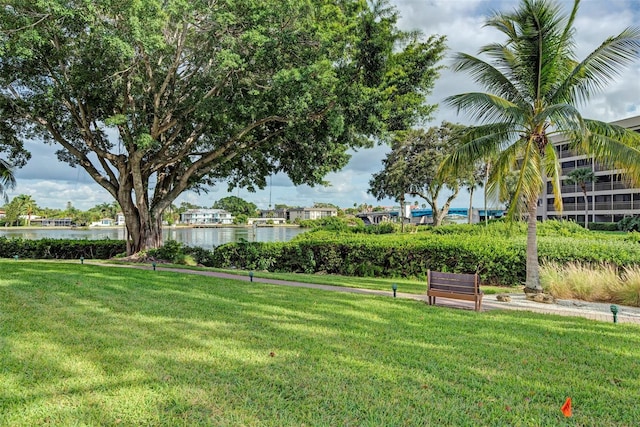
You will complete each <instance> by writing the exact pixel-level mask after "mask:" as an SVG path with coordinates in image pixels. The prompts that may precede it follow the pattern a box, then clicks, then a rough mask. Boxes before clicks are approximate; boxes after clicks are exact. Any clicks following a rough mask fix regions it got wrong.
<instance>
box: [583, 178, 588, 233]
mask: <svg viewBox="0 0 640 427" xmlns="http://www.w3.org/2000/svg"><path fill="white" fill-rule="evenodd" d="M583 190H584V228H585V230H588V229H589V200H588V199H587V188H586V186H585V188H584V189H583Z"/></svg>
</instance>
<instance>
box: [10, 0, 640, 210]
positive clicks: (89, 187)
mask: <svg viewBox="0 0 640 427" xmlns="http://www.w3.org/2000/svg"><path fill="white" fill-rule="evenodd" d="M392 3H393V4H394V5H395V6H397V8H398V10H399V11H400V15H401V20H400V26H401V27H402V28H403V29H407V30H409V29H420V30H421V31H423V32H424V33H425V34H426V35H429V34H441V35H445V36H446V37H447V45H448V47H449V50H448V52H449V53H453V52H466V53H470V54H476V53H477V51H478V48H479V47H480V46H482V45H485V44H487V43H490V42H493V41H496V40H501V38H500V37H498V38H496V34H495V33H493V32H492V31H491V30H489V29H486V28H483V24H484V22H485V18H486V16H487V14H489V13H490V12H491V11H492V10H511V9H513V8H515V7H516V6H517V4H518V1H517V0H392ZM560 3H561V4H563V5H564V7H565V9H566V10H570V7H571V5H572V1H567V0H562V1H561V2H560ZM633 25H640V0H583V1H582V2H581V6H580V11H579V13H578V19H577V20H576V23H575V27H576V30H577V32H576V41H577V46H576V48H577V53H578V58H579V59H582V58H584V57H585V56H586V55H587V54H588V53H589V52H591V51H592V50H593V49H595V48H596V47H597V46H598V44H599V43H601V42H602V41H603V40H605V39H606V38H607V37H608V36H613V35H617V34H618V33H619V32H620V31H622V30H623V29H624V28H625V27H627V26H633ZM447 64H448V59H445V61H444V64H443V65H447ZM473 90H478V88H477V87H475V86H474V84H473V83H472V82H470V81H469V79H468V77H467V76H466V75H463V74H454V73H452V72H450V71H449V70H446V69H445V70H443V71H442V73H441V77H440V79H439V80H438V81H437V82H436V86H435V88H434V91H433V93H432V95H431V96H430V97H429V102H430V103H435V104H440V107H439V109H438V111H437V112H436V114H435V115H434V119H433V121H432V122H431V123H429V126H437V125H439V124H440V123H441V122H442V121H443V120H447V121H451V122H458V123H463V124H469V123H470V122H469V120H468V119H467V118H466V117H464V116H457V115H456V113H455V111H452V110H451V109H448V108H446V107H444V106H443V105H442V104H441V102H442V99H444V98H446V97H447V96H450V95H454V94H457V93H462V92H467V91H473ZM581 111H582V113H583V115H584V116H585V117H589V118H594V119H599V120H605V121H614V120H619V119H623V118H627V117H632V116H636V115H640V61H637V62H636V63H635V64H634V65H633V66H632V67H631V68H630V69H628V70H627V71H626V72H625V73H624V74H622V75H621V76H620V77H619V79H618V80H617V81H616V82H615V83H613V84H611V85H609V86H608V87H607V89H606V91H605V92H604V93H603V94H599V95H597V96H594V97H593V98H592V99H591V100H590V102H589V103H588V104H587V105H585V106H582V107H581ZM27 147H28V148H29V149H30V150H31V152H32V154H33V157H32V160H31V161H30V163H29V164H28V165H27V166H26V167H24V168H22V169H20V170H18V171H17V173H16V177H17V180H18V185H17V187H16V189H15V190H12V191H10V192H9V193H8V195H9V197H10V198H12V197H15V196H17V195H19V194H29V195H31V196H32V197H33V198H34V199H35V200H36V202H37V203H38V205H39V206H41V207H50V208H64V207H65V205H66V204H67V202H71V203H72V204H73V205H74V206H75V207H77V208H79V209H83V210H86V209H88V208H90V207H92V206H94V205H96V204H99V203H103V202H109V203H110V202H112V201H113V200H112V199H111V196H110V195H109V194H108V193H107V192H106V191H105V190H104V189H102V188H101V187H100V186H98V185H97V184H95V183H94V182H93V180H92V179H91V178H90V177H89V176H88V175H87V174H86V173H85V172H84V171H83V170H81V169H78V168H76V169H74V168H71V167H69V166H68V165H66V164H64V163H60V162H58V160H57V158H56V157H55V154H54V152H55V150H56V148H55V147H53V146H46V145H44V144H42V143H36V142H30V143H28V144H27ZM387 150H388V149H387V147H385V146H377V147H375V148H372V149H368V150H360V151H359V152H356V153H353V156H352V159H351V161H350V162H349V164H348V165H347V166H346V167H345V168H344V169H343V170H342V171H340V172H338V173H333V174H330V175H329V176H328V177H327V180H328V181H329V182H331V184H332V185H331V186H330V187H314V188H311V187H308V186H298V187H296V186H293V185H292V183H291V181H290V180H289V179H288V178H287V177H286V176H284V175H275V176H273V177H272V179H271V186H270V187H268V188H266V189H265V190H262V191H258V192H256V193H250V192H248V191H246V190H244V189H239V190H236V191H234V192H233V193H228V192H227V186H226V184H221V185H220V186H218V187H215V188H211V189H210V191H209V193H208V194H203V195H197V194H195V193H193V192H186V193H184V194H183V195H182V196H181V197H180V198H179V199H178V200H177V202H176V204H179V203H180V202H181V201H188V202H191V203H195V204H198V205H201V206H207V207H209V206H211V205H212V204H213V203H214V202H215V201H216V200H218V199H221V198H223V197H226V196H229V195H231V194H232V195H236V196H239V197H242V198H243V199H245V200H249V201H252V202H254V203H255V204H256V205H258V207H259V208H264V209H266V208H267V207H268V205H269V203H271V204H272V205H275V204H287V205H293V206H311V205H312V204H313V203H314V202H325V203H333V204H336V205H338V206H340V207H343V208H346V207H351V206H353V204H354V203H357V204H360V203H367V204H372V205H378V204H380V205H385V206H386V205H393V204H394V203H393V201H391V200H381V201H377V200H375V198H374V197H372V196H370V195H369V194H367V189H368V182H369V179H371V175H372V174H374V173H376V172H378V171H380V170H381V168H382V165H381V161H382V159H383V158H384V156H385V155H386V153H387ZM468 197H469V195H468V193H467V192H466V191H462V192H461V193H460V195H459V196H458V198H457V199H456V200H455V201H454V203H453V205H454V206H456V207H466V206H468ZM416 200H417V201H418V203H419V204H423V203H425V201H424V200H421V199H419V198H417V199H416ZM411 201H413V200H411ZM474 205H475V206H481V205H482V201H481V200H480V195H478V196H477V198H476V199H475V200H474Z"/></svg>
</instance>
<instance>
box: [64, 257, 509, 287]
mask: <svg viewBox="0 0 640 427" xmlns="http://www.w3.org/2000/svg"><path fill="white" fill-rule="evenodd" d="M73 262H74V263H75V262H77V261H73ZM90 262H91V263H99V264H120V263H119V262H118V261H114V260H108V261H104V260H91V261H90ZM124 264H125V265H133V266H137V267H142V265H140V264H132V263H124ZM144 267H147V268H150V265H149V264H145V265H144ZM159 267H160V268H175V269H181V270H183V269H188V270H196V271H216V272H222V273H229V274H235V275H238V276H243V277H245V278H246V277H248V276H249V272H248V271H244V270H231V269H221V268H207V267H193V266H185V265H177V264H160V265H159ZM252 273H253V274H254V277H255V278H266V279H275V280H287V281H290V282H301V283H315V284H319V285H329V286H344V287H347V288H361V289H371V290H378V291H388V292H391V290H392V286H393V285H394V284H395V285H396V286H397V291H398V292H403V293H407V294H424V293H426V292H427V281H426V279H424V280H418V279H403V278H386V277H357V276H338V275H335V274H304V273H273V272H268V271H253V272H252ZM481 288H482V290H483V292H484V293H485V294H496V293H501V292H507V293H508V292H520V288H518V287H516V286H511V287H504V286H502V287H501V286H485V285H482V286H481Z"/></svg>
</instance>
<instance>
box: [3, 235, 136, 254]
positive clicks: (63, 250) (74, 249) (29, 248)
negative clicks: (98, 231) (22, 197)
mask: <svg viewBox="0 0 640 427" xmlns="http://www.w3.org/2000/svg"><path fill="white" fill-rule="evenodd" d="M126 250H127V245H126V243H125V242H124V241H123V240H106V239H105V240H68V239H39V240H31V239H22V238H11V239H9V238H7V237H0V258H13V257H14V256H18V257H20V258H31V259H79V258H80V257H82V258H85V259H109V258H113V257H115V256H117V255H118V254H121V253H123V252H126Z"/></svg>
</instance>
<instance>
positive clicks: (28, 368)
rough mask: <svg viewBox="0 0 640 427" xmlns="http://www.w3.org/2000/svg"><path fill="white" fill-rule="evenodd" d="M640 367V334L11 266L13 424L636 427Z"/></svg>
mask: <svg viewBox="0 0 640 427" xmlns="http://www.w3.org/2000/svg"><path fill="white" fill-rule="evenodd" d="M639 356H640V328H639V327H638V326H635V325H628V324H613V323H602V322H595V321H589V320H586V319H580V318H568V317H566V318H565V317H557V316H550V315H537V314H532V313H523V312H508V311H493V312H484V313H475V312H473V311H467V310H457V309H451V308H443V307H430V306H428V305H425V304H424V303H421V302H418V301H412V300H401V299H393V298H389V297H371V296H363V295H355V294H346V293H338V292H327V291H319V290H313V289H301V288H291V287H284V286H273V285H263V284H259V283H255V282H254V283H249V282H247V281H246V280H244V281H236V280H222V279H216V278H209V277H202V276H193V275H187V274H179V273H172V272H164V271H147V270H137V269H128V268H112V267H103V266H92V265H79V264H68V263H67V264H64V263H50V262H48V263H43V262H37V261H22V260H20V261H13V260H0V425H9V426H32V425H43V424H50V425H167V426H179V425H216V426H289V425H291V426H302V425H307V426H346V425H354V426H424V425H434V426H440V425H451V426H475V425H487V426H494V425H509V426H548V425H554V426H556V425H560V426H561V425H567V426H574V425H580V426H624V425H627V426H633V425H637V421H638V420H639V419H640V406H639V405H637V402H638V401H640V357H639ZM569 396H570V397H571V398H572V399H573V411H574V412H573V417H571V418H565V417H564V416H563V415H562V413H561V412H560V407H561V405H562V404H563V403H564V401H565V399H566V398H567V397H569Z"/></svg>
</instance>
